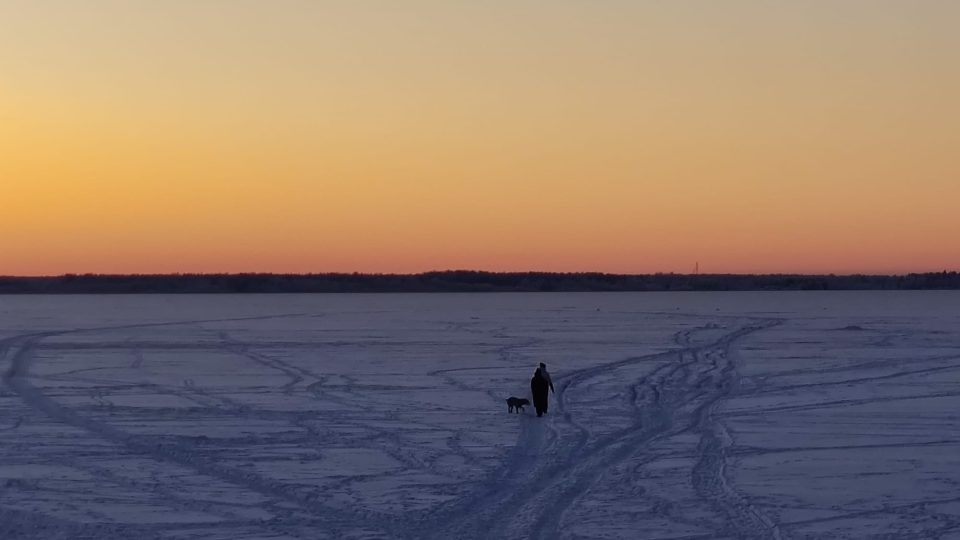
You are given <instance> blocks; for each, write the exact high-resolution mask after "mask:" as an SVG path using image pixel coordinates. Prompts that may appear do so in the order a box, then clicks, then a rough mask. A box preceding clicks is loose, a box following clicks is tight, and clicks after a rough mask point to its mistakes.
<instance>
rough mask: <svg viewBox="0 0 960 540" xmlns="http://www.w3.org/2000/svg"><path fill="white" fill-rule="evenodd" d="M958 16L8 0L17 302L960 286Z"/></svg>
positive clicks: (2, 72) (4, 233) (909, 0)
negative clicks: (785, 284)
mask: <svg viewBox="0 0 960 540" xmlns="http://www.w3.org/2000/svg"><path fill="white" fill-rule="evenodd" d="M958 27H960V2H957V1H955V0H942V1H936V0H929V1H926V0H896V1H888V0H856V1H855V0H849V1H847V0H811V1H803V2H799V1H797V2H793V1H786V0H780V1H773V0H769V1H761V0H754V1H737V0H725V1H723V2H718V1H715V0H703V1H684V2H673V1H663V2H661V1H656V2H654V1H649V2H644V1H639V0H638V1H632V0H631V1H627V0H609V1H576V2H574V1H566V0H549V1H548V0H541V1H524V0H516V1H455V0H437V1H415V0H411V1H404V2H398V1H395V0H384V1H355V0H344V1H342V2H324V1H321V0H316V1H312V0H303V1H289V0H262V1H261V0H257V1H245V0H221V1H217V0H202V1H196V0H182V1H181V0H164V1H160V2H157V1H135V0H115V1H101V0H90V1H84V2H79V1H75V0H63V1H49V0H0V274H17V275H25V274H60V273H66V272H194V271H201V272H208V271H210V272H220V271H229V272H241V271H274V272H287V271H292V272H307V271H373V272H410V271H422V270H431V269H448V268H476V269H489V270H528V269H537V270H557V271H575V270H599V271H609V272H652V271H677V272H688V271H692V270H693V267H694V265H695V263H696V262H698V261H699V263H700V266H701V270H702V271H706V272H838V273H845V272H905V271H924V270H941V269H945V268H948V269H950V268H958V267H960V32H958V31H957V28H958Z"/></svg>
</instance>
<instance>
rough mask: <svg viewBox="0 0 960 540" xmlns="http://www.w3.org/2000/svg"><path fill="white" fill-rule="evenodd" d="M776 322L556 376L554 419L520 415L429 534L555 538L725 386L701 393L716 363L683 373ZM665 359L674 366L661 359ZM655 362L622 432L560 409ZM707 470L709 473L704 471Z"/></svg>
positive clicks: (634, 394) (638, 387)
mask: <svg viewBox="0 0 960 540" xmlns="http://www.w3.org/2000/svg"><path fill="white" fill-rule="evenodd" d="M779 323H780V321H764V322H761V323H759V324H754V325H750V326H746V327H743V328H739V329H737V330H735V331H733V332H730V333H728V334H726V335H724V336H721V337H720V338H718V339H717V340H716V341H714V342H712V343H710V344H707V345H702V346H684V347H683V348H681V349H674V350H669V351H665V352H661V353H654V354H649V355H643V356H638V357H631V358H627V359H624V360H619V361H616V362H609V363H606V364H601V365H597V366H592V367H589V368H584V369H581V370H578V371H575V372H572V373H567V374H564V376H562V377H558V378H557V381H556V382H557V383H558V384H557V386H558V392H557V396H556V401H557V405H556V409H557V410H558V411H559V412H560V415H559V418H558V420H557V421H549V422H540V421H537V420H536V419H533V418H525V419H524V422H523V425H522V429H521V433H520V437H519V440H518V441H517V444H516V446H515V447H514V448H513V450H512V451H511V453H510V454H509V455H508V457H507V459H506V461H505V463H504V465H503V466H502V467H501V469H500V470H499V471H498V472H497V473H496V474H494V475H492V476H491V477H490V478H489V479H488V480H487V481H485V482H484V483H483V484H482V485H481V486H480V489H479V490H478V492H477V493H475V494H474V495H473V496H471V497H468V498H467V499H466V500H464V501H460V502H458V503H456V504H454V505H451V506H450V507H448V508H446V509H444V510H441V512H440V513H439V514H440V515H441V516H447V519H446V521H445V522H443V523H441V524H440V525H438V526H436V527H435V530H436V531H437V534H435V535H434V537H436V538H446V537H458V538H465V539H472V538H503V537H528V538H552V537H555V536H556V535H557V533H558V528H559V526H560V523H561V521H562V519H563V516H564V514H565V512H566V511H567V510H568V509H569V508H570V507H571V506H573V505H574V504H575V502H576V501H577V499H578V498H579V497H580V496H582V495H583V494H584V493H585V492H586V491H587V490H589V488H590V487H591V486H592V485H593V484H594V483H595V482H596V481H597V480H598V479H599V478H600V477H601V476H602V475H603V474H604V473H605V472H606V471H607V470H609V469H610V467H612V466H614V465H615V464H617V463H619V462H621V461H623V460H625V459H627V458H630V457H632V456H634V455H635V454H637V453H638V452H640V451H641V450H642V449H643V448H644V447H645V446H646V445H649V444H650V443H651V442H653V441H655V440H659V439H662V438H665V437H668V436H671V435H675V434H678V433H682V432H684V431H689V430H690V429H693V428H695V427H696V425H697V423H698V421H699V420H700V417H699V416H698V415H699V413H700V411H702V410H704V409H705V408H706V407H708V406H709V405H710V404H712V403H713V402H716V401H717V400H719V399H720V398H722V397H724V396H726V395H727V394H728V393H729V391H730V385H729V384H726V383H724V384H718V385H716V387H715V388H712V389H711V388H708V389H706V390H703V389H702V388H701V387H702V386H703V385H704V382H706V381H705V379H704V377H705V376H706V378H708V379H709V378H710V375H709V374H710V373H711V372H713V371H715V370H717V369H718V368H717V366H716V365H712V366H706V367H707V369H706V370H705V371H697V372H695V373H694V374H693V375H695V376H696V380H694V381H692V382H691V381H689V380H688V379H689V378H690V373H688V372H687V368H689V367H692V366H700V367H703V366H701V364H704V361H703V354H704V353H709V352H712V351H717V350H720V351H722V352H723V354H724V355H725V354H726V351H727V350H729V348H730V347H731V346H732V344H733V343H734V342H736V341H737V340H739V339H741V338H743V337H745V336H747V335H749V334H752V333H754V332H758V331H760V330H764V329H766V328H769V327H772V326H774V325H776V324H779ZM710 329H714V328H710ZM688 338H689V335H686V336H680V335H678V340H677V341H678V342H681V343H684V344H685V343H686V340H687V339H688ZM671 359H674V360H675V361H673V362H669V360H671ZM655 360H664V361H667V363H665V364H663V365H662V366H659V367H657V368H656V369H654V370H653V371H652V372H650V373H649V374H648V375H646V376H644V377H642V378H641V379H640V380H639V381H638V382H637V383H636V384H634V385H631V399H630V406H631V407H632V409H633V410H632V414H633V416H634V422H633V423H632V424H631V425H630V426H629V427H627V428H624V429H620V430H618V431H616V432H614V433H612V434H609V435H604V436H599V437H595V436H594V435H593V434H592V433H591V432H590V430H589V428H588V427H587V426H584V425H582V424H581V423H579V422H578V421H577V419H576V418H575V417H574V416H573V414H572V412H571V411H570V410H569V408H568V407H567V406H566V404H565V402H566V396H567V394H568V393H569V392H570V390H571V389H574V388H576V387H578V386H580V385H583V384H584V383H587V382H588V381H590V380H592V379H594V378H596V377H598V376H601V375H607V374H611V373H614V372H615V371H616V370H617V369H619V368H624V367H631V366H633V365H636V364H639V363H643V362H650V361H655ZM707 469H711V470H712V468H705V469H704V470H707ZM717 474H719V473H717ZM464 515H465V517H463V516H464ZM518 518H519V519H518ZM441 519H442V518H441Z"/></svg>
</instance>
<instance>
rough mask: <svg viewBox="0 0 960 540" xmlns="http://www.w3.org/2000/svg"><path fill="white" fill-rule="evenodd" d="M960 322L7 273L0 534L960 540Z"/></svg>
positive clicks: (670, 299)
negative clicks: (89, 288)
mask: <svg viewBox="0 0 960 540" xmlns="http://www.w3.org/2000/svg"><path fill="white" fill-rule="evenodd" d="M958 328H960V293H957V292H776V293H649V294H625V293H611V294H559V293H554V294H474V295H462V294H431V295H404V294H397V295H277V296H270V295H249V296H22V297H10V296H6V297H4V296H0V373H2V374H3V378H2V386H0V538H2V539H4V540H15V539H27V538H31V539H32V538H37V539H81V538H90V539H98V540H100V539H126V538H136V539H138V540H141V539H153V538H163V539H222V540H236V539H254V538H256V539H260V538H263V539H268V538H269V539H292V538H303V539H328V538H329V539H333V538H405V539H421V538H437V539H474V538H495V539H506V538H511V539H514V538H515V539H522V538H544V539H547V538H550V539H553V538H629V539H633V538H644V539H668V538H669V539H704V540H707V539H723V538H731V539H733V538H750V539H753V538H917V539H920V538H943V539H947V538H958V539H960V412H958V411H960V334H958V332H957V330H958ZM538 362H546V363H547V365H548V367H549V369H550V372H551V373H552V375H553V378H554V382H555V384H556V393H555V394H554V395H552V396H551V408H550V412H549V414H548V415H547V416H545V417H544V418H537V417H536V416H535V415H534V414H533V413H532V410H531V408H528V409H527V410H526V412H525V414H521V415H511V414H508V413H507V407H506V404H505V402H504V400H505V399H506V398H507V397H509V396H512V395H515V396H518V397H529V380H530V376H531V375H532V373H533V371H534V369H535V368H536V365H537V363H538Z"/></svg>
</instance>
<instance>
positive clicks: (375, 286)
mask: <svg viewBox="0 0 960 540" xmlns="http://www.w3.org/2000/svg"><path fill="white" fill-rule="evenodd" d="M920 289H960V273H958V272H939V273H926V274H907V275H784V274H769V275H741V274H712V275H706V274H704V275H692V274H644V275H627V274H603V273H552V272H505V273H501V272H478V271H461V270H457V271H444V272H426V273H423V274H165V275H98V274H83V275H73V274H69V275H64V276H57V277H0V294H187V293H387V292H423V293H425V292H554V291H557V292H615V291H798V290H804V291H823V290H833V291H841V290H920Z"/></svg>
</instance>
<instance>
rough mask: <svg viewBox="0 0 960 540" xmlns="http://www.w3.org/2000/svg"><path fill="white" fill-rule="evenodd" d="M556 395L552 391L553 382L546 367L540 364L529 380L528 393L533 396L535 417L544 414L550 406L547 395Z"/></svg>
mask: <svg viewBox="0 0 960 540" xmlns="http://www.w3.org/2000/svg"><path fill="white" fill-rule="evenodd" d="M551 391H552V392H554V393H556V390H554V389H553V380H552V379H551V378H550V373H548V372H547V365H546V364H544V363H543V362H540V367H538V368H537V371H535V372H534V374H533V378H532V379H530V392H531V393H532V394H533V407H534V408H535V409H536V410H537V416H543V415H544V414H546V412H547V409H548V408H549V406H550V400H549V395H550V394H549V393H550V392H551Z"/></svg>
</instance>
